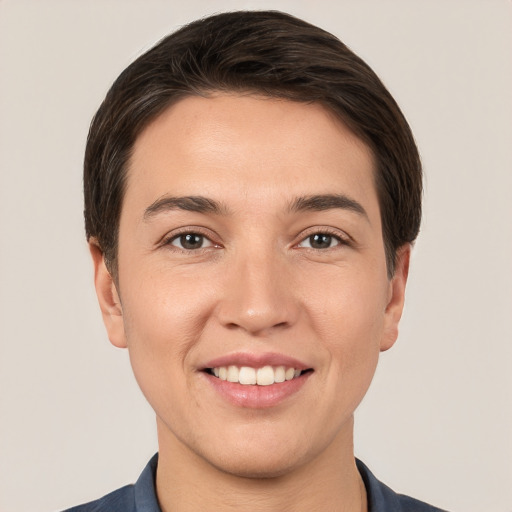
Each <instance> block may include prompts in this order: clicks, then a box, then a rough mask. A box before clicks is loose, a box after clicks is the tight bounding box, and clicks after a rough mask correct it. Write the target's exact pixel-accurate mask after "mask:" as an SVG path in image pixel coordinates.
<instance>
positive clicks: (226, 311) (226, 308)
mask: <svg viewBox="0 0 512 512" xmlns="http://www.w3.org/2000/svg"><path fill="white" fill-rule="evenodd" d="M223 282H224V293H223V299H222V301H221V302H220V304H219V307H218V319H219V321H220V322H221V324H222V325H223V326H224V327H226V328H228V329H231V330H233V329H239V330H241V331H244V332H246V333H248V334H250V335H252V336H259V337H265V336H268V335H270V334H271V333H272V332H274V331H277V330H283V329H287V328H290V327H291V326H292V325H293V324H295V322H296V321H297V318H298V315H299V309H300V308H299V302H298V300H297V298H296V296H295V293H294V291H295V288H296V287H295V286H294V285H293V271H292V269H291V268H290V264H289V263H288V262H286V261H285V257H284V256H281V257H280V255H275V254H272V253H271V251H269V253H267V254H261V253H258V254H255V253H254V252H252V253H251V254H247V253H245V254H243V255H242V254H240V255H239V256H238V257H237V258H236V259H235V261H232V262H230V264H229V270H227V272H226V275H225V279H224V280H223Z"/></svg>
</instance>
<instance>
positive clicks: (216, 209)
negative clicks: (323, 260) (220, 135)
mask: <svg viewBox="0 0 512 512" xmlns="http://www.w3.org/2000/svg"><path fill="white" fill-rule="evenodd" d="M335 208H340V209H343V210H349V211H352V212H355V213H357V214H359V215H362V216H363V217H366V218H367V219H368V214H367V213H366V210H365V209H364V208H363V206H362V205H361V203H359V202H357V201H356V200H355V199H351V198H350V197H348V196H346V195H344V194H316V195H311V196H301V197H297V198H296V199H294V200H293V201H292V202H291V203H290V205H289V207H288V210H289V211H290V212H302V211H308V210H309V211H323V210H332V209H335ZM173 210H184V211H189V212H198V213H213V214H216V215H226V214H227V213H228V208H227V207H226V206H224V205H222V204H221V203H219V202H217V201H215V200H213V199H209V198H207V197H204V196H180V197H175V196H163V197H161V198H159V199H157V200H156V201H155V202H153V203H152V204H150V205H149V206H148V207H147V208H146V209H145V211H144V215H143V219H144V220H145V221H148V220H150V219H151V218H152V217H155V216H156V215H158V214H159V213H164V212H168V211H173Z"/></svg>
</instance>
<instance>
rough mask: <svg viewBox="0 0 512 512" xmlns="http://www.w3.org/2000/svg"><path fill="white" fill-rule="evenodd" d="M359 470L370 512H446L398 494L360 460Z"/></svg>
mask: <svg viewBox="0 0 512 512" xmlns="http://www.w3.org/2000/svg"><path fill="white" fill-rule="evenodd" d="M357 468H358V470H359V473H360V474H361V477H362V478H363V481H364V484H365V487H366V492H367V495H368V505H369V510H371V511H372V512H446V511H443V510H442V509H440V508H437V507H434V506H432V505H429V504H428V503H424V502H423V501H419V500H417V499H414V498H411V497H410V496H405V495H403V494H397V493H396V492H394V491H393V490H392V489H390V488H389V487H388V486H387V485H385V484H383V483H382V482H380V481H379V480H377V478H375V476H374V475H373V473H372V472H371V471H370V470H369V469H368V468H367V467H366V466H365V465H364V464H363V463H362V462H361V461H360V460H357Z"/></svg>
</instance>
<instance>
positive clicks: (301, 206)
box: [289, 194, 368, 219]
mask: <svg viewBox="0 0 512 512" xmlns="http://www.w3.org/2000/svg"><path fill="white" fill-rule="evenodd" d="M335 208H341V209H342V210H350V211H352V212H354V213H357V214H359V215H362V216H363V217H366V219H368V214H367V213H366V210H365V209H364V208H363V206H362V205H361V203H359V202H357V201H356V200H355V199H351V198H350V197H348V196H346V195H345V194H320V195H312V196H301V197H298V198H297V199H295V200H294V201H292V203H291V204H290V207H289V209H290V211H292V212H300V211H305V210H311V211H323V210H332V209H335Z"/></svg>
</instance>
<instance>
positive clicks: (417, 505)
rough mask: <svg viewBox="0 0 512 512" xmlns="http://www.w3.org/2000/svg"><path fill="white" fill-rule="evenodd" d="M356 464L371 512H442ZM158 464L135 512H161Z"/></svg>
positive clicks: (151, 466) (138, 487)
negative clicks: (156, 489)
mask: <svg viewBox="0 0 512 512" xmlns="http://www.w3.org/2000/svg"><path fill="white" fill-rule="evenodd" d="M356 463H357V469H358V470H359V473H360V474H361V477H362V478H363V481H364V485H365V487H366V493H367V496H368V510H369V512H442V511H441V509H438V508H435V507H432V506H431V505H428V504H426V503H422V502H420V501H418V500H415V499H413V498H410V497H408V496H403V495H401V494H396V493H395V492H394V491H392V490H391V489H390V488H389V487H388V486H387V485H384V484H383V483H382V482H379V481H378V480H377V479H376V478H375V476H373V474H372V472H371V471H370V470H369V469H368V468H367V467H366V466H365V465H364V464H363V463H362V462H361V461H360V460H357V459H356ZM157 464H158V454H156V455H154V456H153V457H152V459H151V460H150V461H149V463H148V465H147V466H146V468H145V469H144V471H143V472H142V474H141V475H140V477H139V479H138V480H137V482H136V484H135V489H134V490H135V493H134V499H135V512H161V510H160V507H159V505H158V500H157V497H156V491H155V475H156V467H157Z"/></svg>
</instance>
